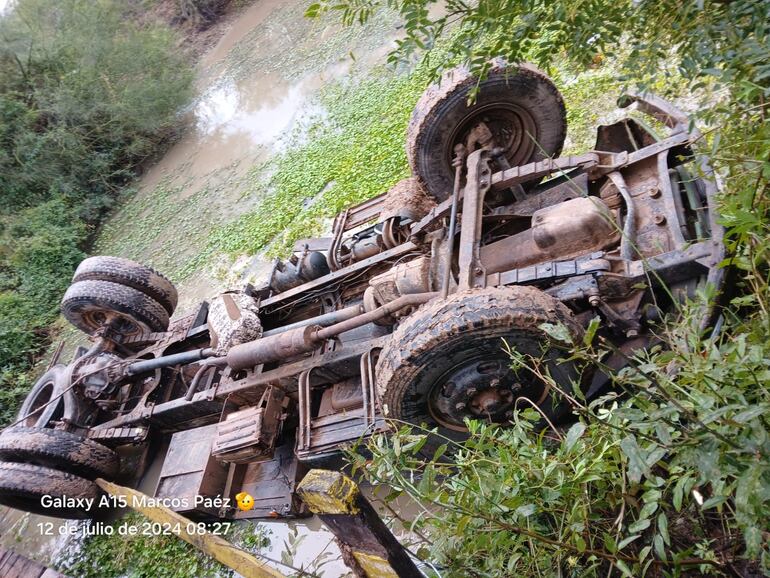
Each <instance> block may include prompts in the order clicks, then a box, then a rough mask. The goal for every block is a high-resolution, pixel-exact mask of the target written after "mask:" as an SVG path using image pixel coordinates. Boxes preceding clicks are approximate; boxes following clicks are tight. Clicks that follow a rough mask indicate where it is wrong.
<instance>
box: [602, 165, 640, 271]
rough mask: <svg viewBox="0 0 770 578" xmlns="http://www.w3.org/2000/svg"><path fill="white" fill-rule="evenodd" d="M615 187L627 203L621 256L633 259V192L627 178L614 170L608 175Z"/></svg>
mask: <svg viewBox="0 0 770 578" xmlns="http://www.w3.org/2000/svg"><path fill="white" fill-rule="evenodd" d="M607 176H608V177H609V178H610V180H611V181H612V183H613V184H614V185H615V188H616V189H617V190H618V192H619V193H620V196H621V197H623V202H625V204H626V221H625V223H623V237H622V238H621V239H620V257H621V258H622V259H629V260H630V259H633V258H634V254H635V253H636V249H635V248H636V209H635V204H634V201H633V199H632V198H631V193H629V192H628V187H627V186H626V180H625V179H624V178H623V175H622V174H621V173H620V171H612V172H611V173H610V174H608V175H607Z"/></svg>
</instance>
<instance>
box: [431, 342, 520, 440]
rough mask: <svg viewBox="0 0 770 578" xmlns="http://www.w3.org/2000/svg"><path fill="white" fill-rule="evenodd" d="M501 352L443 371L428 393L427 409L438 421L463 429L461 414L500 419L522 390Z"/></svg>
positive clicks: (463, 417) (469, 416)
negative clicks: (442, 374) (440, 377)
mask: <svg viewBox="0 0 770 578" xmlns="http://www.w3.org/2000/svg"><path fill="white" fill-rule="evenodd" d="M509 364H510V361H509V360H508V359H507V357H505V356H504V355H502V354H501V355H499V356H494V357H486V358H482V359H472V360H468V361H465V362H462V363H460V364H458V365H456V366H454V367H452V368H451V369H449V370H448V371H446V372H445V373H444V376H443V377H442V379H440V380H438V381H437V385H436V386H435V387H434V388H433V390H432V391H431V393H430V395H429V400H428V409H429V410H430V414H431V416H432V417H433V418H434V419H435V420H436V421H437V422H438V423H440V424H441V425H443V426H444V427H447V428H449V429H454V430H457V431H465V430H466V427H465V424H464V423H463V420H464V419H465V418H479V419H486V420H488V421H491V422H501V421H504V420H505V419H506V418H507V417H509V412H510V410H511V409H513V405H514V403H515V400H516V398H517V397H519V395H520V393H521V391H522V388H523V386H522V383H521V382H520V380H519V378H518V377H517V375H516V373H515V372H513V371H512V370H511V369H510V367H509Z"/></svg>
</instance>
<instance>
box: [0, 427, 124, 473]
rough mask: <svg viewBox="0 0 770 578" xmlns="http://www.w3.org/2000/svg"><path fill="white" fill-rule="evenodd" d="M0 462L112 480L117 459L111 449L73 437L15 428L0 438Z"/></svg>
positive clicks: (69, 434) (116, 470)
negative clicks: (31, 465) (42, 467)
mask: <svg viewBox="0 0 770 578" xmlns="http://www.w3.org/2000/svg"><path fill="white" fill-rule="evenodd" d="M0 460H1V461H4V462H16V463H24V464H33V465H37V466H44V467H47V468H53V469H56V470H61V471H63V472H68V473H70V474H75V475H77V476H81V477H83V478H86V479H89V480H94V479H96V478H106V479H114V478H115V476H117V474H118V470H119V469H120V459H119V458H118V455H117V454H116V453H115V452H114V451H112V450H111V449H110V448H108V447H105V446H103V445H102V444H100V443H97V442H95V441H93V440H90V439H87V438H82V437H80V436H79V435H76V434H74V433H70V432H66V431H61V430H55V429H41V428H34V427H14V428H11V429H8V430H5V431H4V432H3V433H2V435H0Z"/></svg>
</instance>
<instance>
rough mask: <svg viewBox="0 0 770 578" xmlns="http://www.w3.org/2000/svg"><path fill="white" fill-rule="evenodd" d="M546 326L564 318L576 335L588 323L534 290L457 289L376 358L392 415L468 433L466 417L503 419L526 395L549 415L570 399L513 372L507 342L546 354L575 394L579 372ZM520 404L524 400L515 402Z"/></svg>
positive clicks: (563, 409)
mask: <svg viewBox="0 0 770 578" xmlns="http://www.w3.org/2000/svg"><path fill="white" fill-rule="evenodd" d="M542 323H561V324H563V325H564V326H566V327H567V328H568V330H569V331H570V333H571V334H572V335H573V337H576V338H577V337H579V336H580V335H582V328H581V327H580V325H578V323H577V322H576V321H575V319H574V318H573V316H572V313H571V312H570V310H569V309H567V307H566V306H565V305H563V304H562V303H561V302H559V301H558V300H557V299H554V298H553V297H551V296H550V295H546V294H545V293H543V292H542V291H539V290H538V289H535V288H532V287H524V286H521V287H501V288H488V289H481V290H472V291H467V292H462V293H455V294H454V295H451V296H450V297H449V298H448V299H446V300H444V301H433V302H429V303H427V304H425V305H423V306H422V307H421V308H420V309H418V310H417V311H416V312H415V313H413V314H412V315H411V316H410V317H409V318H407V320H406V321H405V322H404V323H402V324H401V325H400V326H399V327H398V329H396V331H395V332H394V333H393V335H392V338H391V339H390V340H389V341H388V343H387V344H386V345H385V347H384V348H383V350H382V352H381V354H380V358H379V361H378V363H377V391H378V394H379V397H380V402H381V404H382V408H383V413H384V414H385V416H386V417H391V418H397V419H401V420H404V421H408V422H411V423H416V424H420V423H427V424H429V425H435V424H438V425H439V426H441V427H443V428H446V429H447V430H450V431H467V430H466V427H465V424H464V423H463V420H464V418H478V419H483V420H486V421H493V422H505V421H507V420H508V418H509V417H510V415H511V414H510V412H511V411H512V410H513V409H514V407H518V408H519V409H522V410H523V409H526V408H527V407H529V406H530V404H529V403H522V402H521V401H519V400H520V399H521V398H527V399H528V400H529V401H530V402H531V403H534V404H536V405H537V406H538V407H539V408H540V409H541V410H542V412H543V413H544V414H545V415H546V416H547V417H548V418H549V419H551V420H558V419H560V418H563V417H564V416H565V415H566V414H567V413H568V412H569V409H570V406H569V403H568V402H567V401H566V400H564V399H563V398H562V396H561V395H560V394H559V393H558V392H556V391H554V390H552V389H551V388H550V387H549V386H548V385H547V384H546V383H544V382H543V381H542V380H540V379H539V378H538V377H537V376H536V375H535V374H534V373H532V372H531V371H529V370H527V369H519V370H517V371H515V370H513V369H511V359H510V357H509V355H508V354H507V353H506V350H505V347H506V345H505V344H506V343H507V345H508V346H509V347H510V348H512V349H515V350H517V351H519V352H521V353H524V354H530V355H533V356H536V357H542V359H543V364H544V369H546V370H547V371H549V372H550V374H551V376H552V377H553V378H554V379H555V380H556V382H557V383H558V384H559V385H560V388H561V389H562V391H565V392H567V393H569V392H570V391H571V382H572V380H575V379H577V378H578V375H579V373H578V371H577V369H576V368H575V366H574V365H573V364H571V363H562V362H559V361H558V360H559V357H561V354H560V352H559V350H558V349H556V348H555V347H553V346H551V345H549V343H548V339H547V337H546V335H545V333H544V332H543V331H542V330H541V329H540V328H539V326H540V325H541V324H542ZM517 402H518V403H517Z"/></svg>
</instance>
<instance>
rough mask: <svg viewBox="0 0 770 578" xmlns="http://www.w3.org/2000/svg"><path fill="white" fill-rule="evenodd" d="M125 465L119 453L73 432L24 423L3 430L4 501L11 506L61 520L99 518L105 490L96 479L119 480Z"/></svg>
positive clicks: (0, 496)
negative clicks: (101, 499) (121, 466)
mask: <svg viewBox="0 0 770 578" xmlns="http://www.w3.org/2000/svg"><path fill="white" fill-rule="evenodd" d="M119 469H120V459H119V458H118V455H117V454H116V453H115V452H114V451H112V450H111V449H110V448H108V447H106V446H103V445H101V444H99V443H97V442H95V441H93V440H89V439H87V438H83V437H81V436H79V435H77V434H74V433H71V432H66V431H61V430H55V429H49V428H37V427H26V426H21V427H13V428H10V429H7V430H5V431H4V432H3V433H2V434H0V504H2V505H4V506H8V507H10V508H16V509H19V510H23V511H26V512H32V513H34V514H41V515H44V516H51V517H55V518H92V517H95V516H97V515H98V514H99V508H98V507H97V505H96V504H98V498H99V497H100V496H101V490H100V489H99V486H97V485H96V483H95V482H94V480H95V479H96V478H105V479H114V478H115V477H116V476H117V474H118V471H119ZM44 498H52V500H51V503H50V504H47V503H46V502H45V501H44ZM65 499H66V501H65ZM87 503H92V504H94V506H92V507H90V508H89V507H86V506H85V505H84V504H87Z"/></svg>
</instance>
